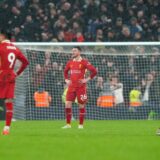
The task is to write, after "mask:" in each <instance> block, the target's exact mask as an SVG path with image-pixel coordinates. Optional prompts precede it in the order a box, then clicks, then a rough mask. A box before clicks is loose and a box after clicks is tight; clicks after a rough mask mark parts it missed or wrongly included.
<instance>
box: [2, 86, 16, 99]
mask: <svg viewBox="0 0 160 160" xmlns="http://www.w3.org/2000/svg"><path fill="white" fill-rule="evenodd" d="M14 89H15V83H0V98H14Z"/></svg>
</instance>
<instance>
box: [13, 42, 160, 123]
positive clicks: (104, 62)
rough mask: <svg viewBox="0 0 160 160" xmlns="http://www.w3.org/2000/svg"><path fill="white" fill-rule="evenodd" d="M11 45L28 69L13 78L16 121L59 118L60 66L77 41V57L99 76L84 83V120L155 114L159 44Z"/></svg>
mask: <svg viewBox="0 0 160 160" xmlns="http://www.w3.org/2000/svg"><path fill="white" fill-rule="evenodd" d="M16 45H17V46H18V47H19V48H20V49H21V50H22V51H23V53H24V54H25V55H26V56H27V57H28V59H29V62H30V65H29V67H28V69H27V70H26V71H25V72H24V73H23V75H22V76H20V77H19V78H18V79H17V87H16V99H15V114H14V117H15V118H16V119H29V120H33V119H40V120H41V119H42V120H43V119H64V115H65V114H64V103H65V102H64V100H65V95H63V93H64V90H65V87H66V86H65V82H64V77H63V70H64V66H65V64H66V62H67V61H68V60H69V59H70V57H71V49H72V47H74V46H77V45H78V46H81V48H82V57H85V58H87V59H88V60H89V61H90V62H91V63H92V64H93V65H94V66H95V67H96V68H97V70H98V75H97V76H96V77H95V78H94V79H93V80H92V81H90V82H89V83H88V87H87V89H88V97H89V101H88V103H87V105H86V110H87V114H86V119H97V120H99V119H100V120H101V119H104V120H106V119H158V118H159V117H160V43H152V42H151V43H149V42H146V43H16ZM86 74H89V73H88V72H87V73H86ZM37 93H38V94H37ZM46 93H47V94H48V95H47V94H46ZM62 95H63V96H62ZM45 96H47V102H46V99H45ZM39 97H42V99H43V100H44V101H45V105H41V104H40V102H39V101H41V100H40V99H39ZM39 104H40V105H39ZM77 117H78V107H77V103H75V104H74V106H73V118H75V119H76V118H77Z"/></svg>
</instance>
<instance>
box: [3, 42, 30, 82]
mask: <svg viewBox="0 0 160 160" xmlns="http://www.w3.org/2000/svg"><path fill="white" fill-rule="evenodd" d="M17 59H18V60H20V61H21V62H22V65H21V67H20V68H19V70H18V71H17V75H19V74H20V73H21V72H23V70H24V69H25V68H26V66H27V65H28V60H27V59H26V57H25V56H24V55H23V54H22V53H21V51H20V50H19V49H18V48H17V47H16V46H14V45H13V44H12V43H11V42H10V41H8V40H5V41H3V42H2V43H1V44H0V78H2V77H4V76H6V75H7V74H9V75H13V73H14V66H15V62H16V60H17ZM1 80H2V79H1ZM8 81H9V80H8Z"/></svg>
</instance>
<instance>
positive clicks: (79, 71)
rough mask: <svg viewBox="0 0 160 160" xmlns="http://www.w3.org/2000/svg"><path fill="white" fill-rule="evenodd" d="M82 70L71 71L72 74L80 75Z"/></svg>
mask: <svg viewBox="0 0 160 160" xmlns="http://www.w3.org/2000/svg"><path fill="white" fill-rule="evenodd" d="M80 73H81V70H77V69H72V70H71V74H80Z"/></svg>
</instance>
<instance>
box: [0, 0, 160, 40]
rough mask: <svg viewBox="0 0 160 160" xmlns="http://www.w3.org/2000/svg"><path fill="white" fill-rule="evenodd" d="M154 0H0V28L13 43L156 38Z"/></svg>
mask: <svg viewBox="0 0 160 160" xmlns="http://www.w3.org/2000/svg"><path fill="white" fill-rule="evenodd" d="M159 8H160V2H159V1H158V0H145V1H144V0H54V1H53V0H45V1H44V0H12V1H10V0H4V1H1V2H0V17H1V18H0V28H5V27H7V28H8V29H9V30H12V32H13V35H14V36H13V38H12V40H13V41H17V42H22V41H23V42H28V41H29V42H33V41H34V42H57V41H58V42H71V41H72V42H101V41H102V42H113V41H160V10H159Z"/></svg>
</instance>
